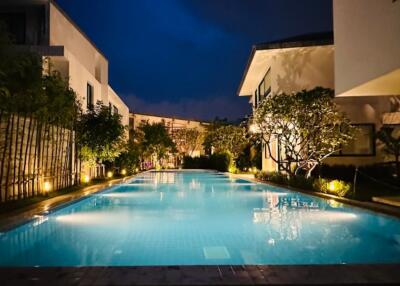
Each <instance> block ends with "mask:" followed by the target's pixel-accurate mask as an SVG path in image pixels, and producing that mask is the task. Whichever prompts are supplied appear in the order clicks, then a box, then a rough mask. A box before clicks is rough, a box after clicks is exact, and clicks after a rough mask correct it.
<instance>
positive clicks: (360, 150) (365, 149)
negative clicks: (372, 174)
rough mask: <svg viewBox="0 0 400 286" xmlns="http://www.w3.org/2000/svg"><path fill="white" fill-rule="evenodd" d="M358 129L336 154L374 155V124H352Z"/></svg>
mask: <svg viewBox="0 0 400 286" xmlns="http://www.w3.org/2000/svg"><path fill="white" fill-rule="evenodd" d="M354 126H355V127H356V128H357V129H358V130H357V131H356V133H355V135H354V139H353V140H351V142H349V143H348V144H347V145H346V146H343V147H342V149H341V150H340V151H339V153H338V154H337V155H336V156H375V137H374V135H375V125H374V124H354Z"/></svg>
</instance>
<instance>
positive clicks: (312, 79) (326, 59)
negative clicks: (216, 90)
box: [251, 46, 334, 172]
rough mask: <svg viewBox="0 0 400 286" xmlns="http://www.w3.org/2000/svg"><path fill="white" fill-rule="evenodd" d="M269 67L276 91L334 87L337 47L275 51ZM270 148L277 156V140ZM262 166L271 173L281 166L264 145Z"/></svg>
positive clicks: (266, 66)
mask: <svg viewBox="0 0 400 286" xmlns="http://www.w3.org/2000/svg"><path fill="white" fill-rule="evenodd" d="M268 70H270V73H271V75H270V82H271V93H272V94H278V93H287V94H291V93H294V92H298V91H301V90H303V89H312V88H314V87H317V86H322V87H325V88H332V89H333V88H334V74H333V72H334V51H333V46H315V47H301V48H290V49H281V50H278V51H271V56H270V57H269V59H268V61H266V63H265V72H264V73H263V75H264V74H265V73H266V72H267V71H268ZM260 81H261V79H260ZM256 88H257V86H254V90H255V89H256ZM251 102H253V107H254V103H255V95H254V94H253V96H252V99H251ZM270 149H271V152H272V153H273V154H274V157H275V158H277V154H278V146H277V143H276V142H274V143H272V144H271V146H270ZM262 169H263V170H264V171H268V172H271V171H277V170H278V165H277V164H276V163H275V162H274V161H273V160H272V159H271V158H270V157H269V156H268V151H267V148H266V146H262Z"/></svg>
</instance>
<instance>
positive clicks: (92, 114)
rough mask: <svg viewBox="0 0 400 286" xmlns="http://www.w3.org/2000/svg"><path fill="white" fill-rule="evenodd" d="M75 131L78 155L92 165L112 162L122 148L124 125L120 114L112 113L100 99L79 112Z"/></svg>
mask: <svg viewBox="0 0 400 286" xmlns="http://www.w3.org/2000/svg"><path fill="white" fill-rule="evenodd" d="M76 131H77V134H76V135H77V136H76V137H77V138H76V140H77V143H78V146H79V147H80V157H81V159H83V160H84V161H87V162H88V163H89V164H90V165H92V166H93V165H95V164H96V163H101V162H103V161H110V162H112V161H114V159H115V158H116V157H118V155H119V154H120V153H121V152H122V151H123V150H124V144H125V127H124V126H123V125H122V123H121V115H119V114H117V113H112V112H111V109H110V108H109V107H108V106H105V105H103V103H102V102H101V101H99V102H97V103H96V105H95V106H94V107H93V108H92V109H89V110H88V111H87V112H86V113H83V114H81V116H80V118H79V120H78V122H77V129H76Z"/></svg>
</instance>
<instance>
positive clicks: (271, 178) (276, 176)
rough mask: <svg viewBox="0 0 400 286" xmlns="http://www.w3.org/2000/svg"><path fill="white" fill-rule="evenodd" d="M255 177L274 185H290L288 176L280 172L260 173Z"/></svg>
mask: <svg viewBox="0 0 400 286" xmlns="http://www.w3.org/2000/svg"><path fill="white" fill-rule="evenodd" d="M255 177H256V178H257V179H259V180H262V181H267V182H272V183H276V184H287V183H288V178H287V176H286V175H285V174H282V173H280V172H265V171H260V172H258V173H256V174H255Z"/></svg>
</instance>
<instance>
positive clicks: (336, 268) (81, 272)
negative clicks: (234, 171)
mask: <svg viewBox="0 0 400 286" xmlns="http://www.w3.org/2000/svg"><path fill="white" fill-rule="evenodd" d="M399 270H400V265H398V264H397V265H396V264H386V265H319V266H311V265H290V266H278V265H274V266H251V265H245V266H165V267H53V268H51V267H50V268H48V267H43V268H42V267H39V268H0V277H1V278H0V279H1V281H0V284H1V285H2V286H8V285H10V286H11V285H12V286H14V285H54V286H56V285H76V286H81V285H82V286H83V285H354V284H356V285H400V271H399Z"/></svg>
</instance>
